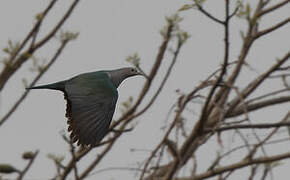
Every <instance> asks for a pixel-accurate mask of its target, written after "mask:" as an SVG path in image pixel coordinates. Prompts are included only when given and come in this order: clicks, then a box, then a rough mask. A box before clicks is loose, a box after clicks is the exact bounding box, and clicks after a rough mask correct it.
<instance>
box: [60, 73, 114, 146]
mask: <svg viewBox="0 0 290 180" xmlns="http://www.w3.org/2000/svg"><path fill="white" fill-rule="evenodd" d="M91 83H93V84H91ZM64 95H65V99H66V100H67V108H66V117H67V118H68V126H69V127H68V131H71V134H70V137H71V139H72V141H73V142H76V141H78V144H82V145H91V146H95V145H97V144H98V143H99V142H100V141H101V140H102V139H103V138H104V136H105V135H106V134H107V133H108V131H109V126H110V123H111V120H112V117H113V114H114V111H115V106H116V102H117V99H118V92H117V89H116V88H115V87H113V86H112V84H111V82H110V81H109V79H107V78H106V77H105V78H99V79H95V80H94V79H93V80H91V82H88V81H86V83H75V82H73V83H68V84H67V85H66V88H65V91H64Z"/></svg>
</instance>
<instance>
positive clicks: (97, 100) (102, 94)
mask: <svg viewBox="0 0 290 180" xmlns="http://www.w3.org/2000/svg"><path fill="white" fill-rule="evenodd" d="M134 75H140V73H139V72H138V71H137V70H136V69H134V68H122V69H117V70H112V71H97V72H91V73H84V74H81V75H78V76H75V77H73V78H71V79H69V80H66V81H60V82H57V83H53V84H48V85H43V86H36V87H31V88H28V89H54V90H60V91H62V92H63V93H64V96H65V99H66V100H67V108H66V117H67V118H68V126H69V127H68V131H71V135H70V137H71V139H72V141H73V142H76V141H78V144H82V145H91V146H95V145H97V144H98V143H99V142H100V141H101V140H102V139H103V138H104V136H105V135H106V134H107V133H108V131H109V126H110V123H111V120H112V117H113V114H114V111H115V106H116V102H117V99H118V91H117V88H118V86H119V85H120V83H121V82H122V81H123V80H124V79H126V78H128V77H131V76H134Z"/></svg>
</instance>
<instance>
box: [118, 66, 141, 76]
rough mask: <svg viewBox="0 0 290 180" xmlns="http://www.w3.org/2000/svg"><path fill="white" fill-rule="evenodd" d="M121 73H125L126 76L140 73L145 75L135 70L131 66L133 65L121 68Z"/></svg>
mask: <svg viewBox="0 0 290 180" xmlns="http://www.w3.org/2000/svg"><path fill="white" fill-rule="evenodd" d="M122 73H123V74H124V75H125V77H126V78H128V77H131V76H137V75H141V76H145V77H146V75H145V74H144V73H143V72H141V71H139V70H137V68H133V67H128V68H122Z"/></svg>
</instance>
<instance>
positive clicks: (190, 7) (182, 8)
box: [178, 4, 194, 11]
mask: <svg viewBox="0 0 290 180" xmlns="http://www.w3.org/2000/svg"><path fill="white" fill-rule="evenodd" d="M193 7H194V4H185V5H183V6H182V7H181V8H179V9H178V11H186V10H189V9H192V8H193Z"/></svg>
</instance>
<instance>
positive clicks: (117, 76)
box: [107, 70, 127, 88]
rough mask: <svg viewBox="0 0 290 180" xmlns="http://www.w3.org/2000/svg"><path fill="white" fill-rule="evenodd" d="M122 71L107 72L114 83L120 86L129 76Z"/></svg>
mask: <svg viewBox="0 0 290 180" xmlns="http://www.w3.org/2000/svg"><path fill="white" fill-rule="evenodd" d="M121 72H122V71H121V70H120V71H119V70H113V71H108V72H107V74H108V76H109V77H110V79H111V81H112V83H113V85H114V86H115V87H116V88H118V87H119V85H120V84H121V83H122V82H123V81H124V79H126V78H127V77H126V76H125V75H124V74H123V73H121Z"/></svg>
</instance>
